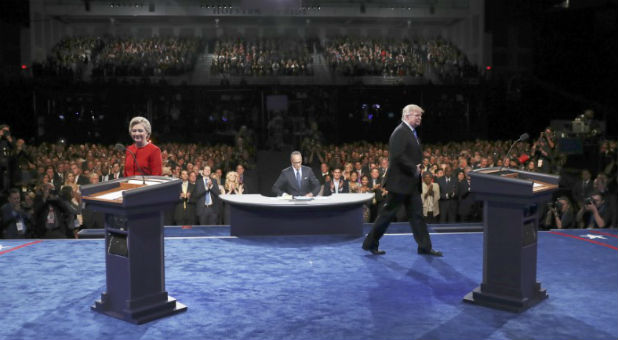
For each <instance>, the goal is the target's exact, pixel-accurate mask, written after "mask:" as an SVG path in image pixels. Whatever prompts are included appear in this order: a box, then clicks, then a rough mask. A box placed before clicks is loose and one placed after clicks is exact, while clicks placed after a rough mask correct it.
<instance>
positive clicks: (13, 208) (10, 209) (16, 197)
mask: <svg viewBox="0 0 618 340" xmlns="http://www.w3.org/2000/svg"><path fill="white" fill-rule="evenodd" d="M34 236H35V235H34V230H33V228H32V223H31V218H30V215H29V214H28V213H27V212H26V211H24V209H22V207H21V195H20V193H19V190H17V189H15V188H13V189H11V190H9V197H8V202H7V203H5V204H4V205H2V207H1V208H0V239H2V238H33V237H34Z"/></svg>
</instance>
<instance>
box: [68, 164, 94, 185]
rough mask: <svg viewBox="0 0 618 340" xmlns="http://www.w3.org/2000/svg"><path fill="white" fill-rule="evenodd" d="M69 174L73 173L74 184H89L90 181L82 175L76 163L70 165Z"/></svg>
mask: <svg viewBox="0 0 618 340" xmlns="http://www.w3.org/2000/svg"><path fill="white" fill-rule="evenodd" d="M71 172H73V175H74V176H75V184H77V185H86V184H90V179H89V178H88V176H84V174H82V169H81V167H80V166H79V165H77V163H73V164H71Z"/></svg>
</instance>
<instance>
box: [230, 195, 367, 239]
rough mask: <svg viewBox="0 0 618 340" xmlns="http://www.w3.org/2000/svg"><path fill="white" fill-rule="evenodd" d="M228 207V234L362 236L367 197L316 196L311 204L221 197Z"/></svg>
mask: <svg viewBox="0 0 618 340" xmlns="http://www.w3.org/2000/svg"><path fill="white" fill-rule="evenodd" d="M220 197H221V199H222V200H223V201H224V202H225V203H226V204H228V205H229V206H230V233H231V234H232V235H233V236H256V235H315V234H339V235H341V234H343V235H353V236H362V235H363V204H365V203H366V202H367V201H370V200H371V199H373V193H370V194H339V195H332V196H318V197H314V198H313V199H312V200H294V199H284V198H281V197H266V196H262V195H259V194H249V195H221V196H220Z"/></svg>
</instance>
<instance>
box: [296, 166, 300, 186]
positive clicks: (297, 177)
mask: <svg viewBox="0 0 618 340" xmlns="http://www.w3.org/2000/svg"><path fill="white" fill-rule="evenodd" d="M296 182H297V183H298V189H300V171H298V170H296Z"/></svg>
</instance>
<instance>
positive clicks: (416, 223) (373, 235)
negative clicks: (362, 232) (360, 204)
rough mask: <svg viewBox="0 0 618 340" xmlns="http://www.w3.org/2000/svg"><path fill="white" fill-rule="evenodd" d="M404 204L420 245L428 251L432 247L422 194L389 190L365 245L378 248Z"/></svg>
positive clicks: (417, 242) (415, 238) (415, 237)
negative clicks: (399, 192)
mask: <svg viewBox="0 0 618 340" xmlns="http://www.w3.org/2000/svg"><path fill="white" fill-rule="evenodd" d="M402 205H403V208H404V210H405V212H406V216H407V218H408V222H409V223H410V227H411V228H412V233H413V234H414V240H415V241H416V244H417V245H418V247H419V248H420V249H422V250H426V251H429V250H431V249H432V247H431V239H430V238H429V232H428V231H427V224H425V218H424V217H423V201H422V200H421V195H420V194H418V193H415V194H397V193H392V192H389V193H388V195H387V196H386V200H385V203H384V206H383V207H382V210H381V212H380V215H379V216H378V218H377V219H376V221H375V223H374V224H373V228H372V229H371V231H370V232H369V234H368V235H367V238H366V239H365V246H366V247H367V248H374V249H375V248H378V245H379V243H380V238H381V237H382V236H383V235H384V233H385V232H386V228H388V226H389V225H390V223H391V221H392V219H393V217H394V216H395V215H396V214H397V210H398V209H399V207H400V206H402Z"/></svg>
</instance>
